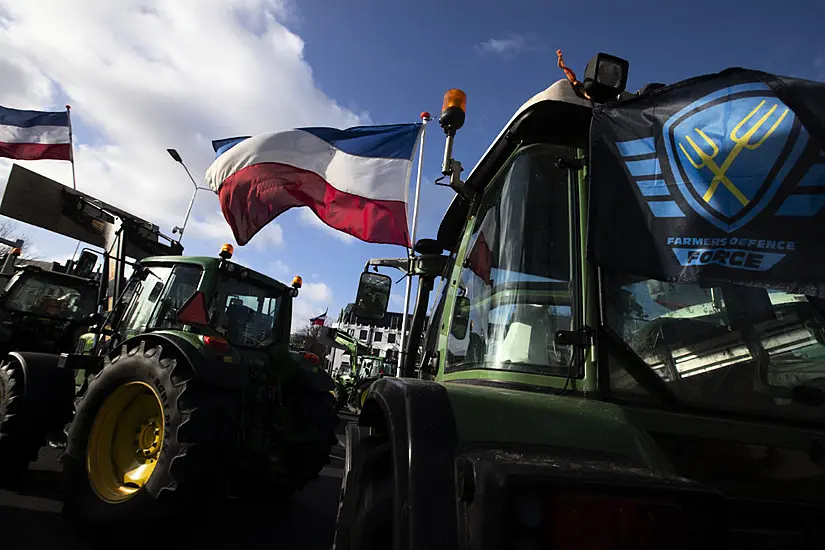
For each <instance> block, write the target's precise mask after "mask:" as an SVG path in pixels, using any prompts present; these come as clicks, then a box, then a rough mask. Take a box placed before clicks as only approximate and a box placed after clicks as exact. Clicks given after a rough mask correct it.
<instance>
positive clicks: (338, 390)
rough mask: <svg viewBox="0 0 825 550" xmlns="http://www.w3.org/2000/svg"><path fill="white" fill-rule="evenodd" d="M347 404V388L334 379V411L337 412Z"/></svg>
mask: <svg viewBox="0 0 825 550" xmlns="http://www.w3.org/2000/svg"><path fill="white" fill-rule="evenodd" d="M346 404H347V389H346V388H345V387H344V385H343V384H341V383H340V382H338V381H337V380H336V381H335V412H336V413H337V412H339V411H340V410H341V409H343V408H344V407H345V406H346Z"/></svg>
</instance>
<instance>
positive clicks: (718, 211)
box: [662, 83, 803, 233]
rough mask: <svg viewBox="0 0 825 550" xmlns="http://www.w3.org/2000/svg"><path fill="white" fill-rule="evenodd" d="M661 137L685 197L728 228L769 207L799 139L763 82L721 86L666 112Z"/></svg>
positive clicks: (793, 121)
mask: <svg viewBox="0 0 825 550" xmlns="http://www.w3.org/2000/svg"><path fill="white" fill-rule="evenodd" d="M662 134H663V138H664V144H665V151H666V153H667V160H668V163H669V165H670V171H671V173H672V175H673V179H674V182H675V183H676V186H677V188H678V189H679V191H680V193H681V195H682V196H683V198H684V199H685V202H686V203H687V204H688V205H689V206H690V207H691V208H692V209H693V210H694V211H695V212H696V213H697V214H699V215H701V216H702V217H703V218H705V219H706V220H707V221H708V222H710V223H712V224H713V225H715V226H716V227H718V228H720V229H722V230H724V231H726V232H728V233H730V232H733V231H735V230H737V229H739V228H741V227H743V226H744V225H746V224H747V223H748V222H750V221H751V220H753V219H754V218H755V217H756V216H757V215H759V213H760V212H762V211H763V210H764V209H765V207H766V206H767V205H768V204H770V202H771V200H772V199H773V198H774V196H775V195H776V193H777V191H778V189H779V186H780V185H781V183H782V180H783V179H784V177H785V176H786V175H787V174H788V171H789V169H790V166H785V165H787V164H792V163H789V157H790V156H791V152H792V151H794V150H795V149H796V147H795V145H797V142H798V141H799V140H800V139H803V135H802V134H803V132H802V131H801V125H800V124H799V123H798V122H797V119H796V117H795V116H794V113H793V111H791V110H790V109H789V108H788V106H787V105H785V104H784V103H783V102H782V101H780V100H779V98H777V97H776V96H775V95H774V94H773V92H772V91H771V90H770V88H769V87H768V86H767V85H765V84H762V83H754V84H743V85H737V86H732V87H728V88H724V89H722V90H718V91H716V92H714V93H712V94H709V95H707V96H705V97H703V98H702V99H700V100H698V101H695V102H694V103H692V104H690V105H688V106H687V107H685V108H684V109H682V110H680V111H679V112H677V113H676V114H675V115H673V116H672V117H670V118H669V119H668V121H667V122H666V123H665V125H664V127H663V132H662ZM794 156H795V155H794Z"/></svg>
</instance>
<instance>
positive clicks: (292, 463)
mask: <svg viewBox="0 0 825 550" xmlns="http://www.w3.org/2000/svg"><path fill="white" fill-rule="evenodd" d="M286 406H287V410H288V411H289V415H290V417H291V418H292V419H293V423H292V425H291V429H292V430H291V431H292V432H293V433H294V434H298V437H297V438H296V440H295V442H294V444H291V445H289V446H288V447H287V448H286V452H285V456H284V463H285V465H286V470H287V472H288V474H287V476H286V484H285V486H284V492H285V493H286V494H292V493H294V492H296V491H299V490H301V489H302V488H303V487H304V486H305V485H306V484H307V483H309V482H310V481H312V480H313V479H315V478H316V477H318V474H319V473H320V472H321V469H323V467H324V466H326V465H327V464H329V463H330V457H329V455H330V452H332V448H333V447H334V446H335V445H336V444H337V443H338V438H337V437H336V436H335V428H337V427H338V422H339V418H338V414H337V413H336V411H335V398H334V397H333V396H332V395H331V394H330V393H329V392H321V391H317V390H312V389H310V388H296V391H292V392H290V394H289V397H288V398H287V402H286Z"/></svg>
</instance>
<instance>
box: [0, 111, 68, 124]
mask: <svg viewBox="0 0 825 550" xmlns="http://www.w3.org/2000/svg"><path fill="white" fill-rule="evenodd" d="M0 124H2V125H5V126H17V127H18V128H32V127H34V126H68V125H69V113H67V112H66V111H60V112H56V113H54V112H47V111H21V110H19V109H9V108H8V107H2V106H0Z"/></svg>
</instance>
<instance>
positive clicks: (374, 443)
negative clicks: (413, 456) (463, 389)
mask: <svg viewBox="0 0 825 550" xmlns="http://www.w3.org/2000/svg"><path fill="white" fill-rule="evenodd" d="M346 444H347V460H346V467H345V470H344V481H343V483H342V484H341V496H340V499H339V501H338V517H337V519H336V524H335V541H334V542H333V546H332V547H333V550H372V549H378V548H382V549H386V548H393V511H394V498H395V494H394V491H395V483H394V479H393V463H392V449H391V447H390V438H389V435H388V434H387V433H386V432H376V431H375V430H371V429H369V428H362V427H359V426H356V425H355V424H349V425H348V426H347V436H346Z"/></svg>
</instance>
